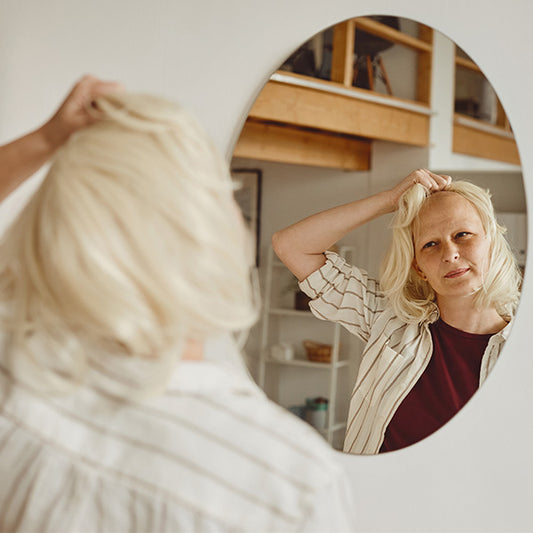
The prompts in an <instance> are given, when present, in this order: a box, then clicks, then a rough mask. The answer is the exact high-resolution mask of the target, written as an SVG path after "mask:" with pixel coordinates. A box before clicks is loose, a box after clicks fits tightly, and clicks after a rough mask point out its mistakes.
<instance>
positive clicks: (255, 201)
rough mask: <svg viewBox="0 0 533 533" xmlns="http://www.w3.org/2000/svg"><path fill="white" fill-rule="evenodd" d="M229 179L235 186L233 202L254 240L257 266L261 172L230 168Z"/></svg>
mask: <svg viewBox="0 0 533 533" xmlns="http://www.w3.org/2000/svg"><path fill="white" fill-rule="evenodd" d="M231 177H232V179H233V183H234V185H235V193H234V195H235V201H236V202H237V204H238V205H239V207H240V208H241V211H242V214H243V217H244V221H245V223H246V225H247V226H248V229H249V230H250V232H251V234H252V236H253V237H254V239H255V264H256V266H259V246H260V235H261V182H262V178H263V172H262V171H261V170H260V169H258V168H232V169H231Z"/></svg>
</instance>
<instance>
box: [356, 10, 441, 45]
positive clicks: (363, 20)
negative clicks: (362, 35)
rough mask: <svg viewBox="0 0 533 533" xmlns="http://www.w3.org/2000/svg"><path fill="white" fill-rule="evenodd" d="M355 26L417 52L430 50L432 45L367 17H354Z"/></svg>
mask: <svg viewBox="0 0 533 533" xmlns="http://www.w3.org/2000/svg"><path fill="white" fill-rule="evenodd" d="M355 23H356V25H357V28H359V29H361V30H364V31H366V32H367V33H371V34H372V35H375V36H376V37H381V38H383V39H386V40H387V41H390V42H391V43H395V44H400V45H402V46H407V47H408V48H412V49H413V50H416V51H418V52H431V50H432V48H433V47H432V45H431V44H430V43H427V42H425V41H423V40H421V39H417V38H416V37H411V36H410V35H407V34H405V33H402V32H401V31H398V30H395V29H394V28H391V27H390V26H387V25H386V24H382V23H381V22H376V21H375V20H372V19H369V18H367V17H359V18H356V19H355Z"/></svg>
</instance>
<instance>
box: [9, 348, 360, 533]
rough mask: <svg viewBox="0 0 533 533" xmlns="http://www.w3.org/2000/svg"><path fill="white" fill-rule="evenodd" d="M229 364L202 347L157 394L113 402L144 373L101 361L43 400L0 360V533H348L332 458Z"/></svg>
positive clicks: (220, 351) (343, 493)
mask: <svg viewBox="0 0 533 533" xmlns="http://www.w3.org/2000/svg"><path fill="white" fill-rule="evenodd" d="M235 354H236V348H235V346H234V345H233V343H232V342H230V341H229V339H223V341H220V340H218V341H216V342H211V343H208V345H207V346H206V360H203V361H183V362H181V363H179V364H178V365H177V367H176V370H175V373H174V375H173V376H172V378H171V380H170V383H169V385H168V387H167V389H166V392H165V393H164V394H163V395H159V396H158V397H155V398H153V399H150V400H145V401H140V400H139V401H135V402H134V401H131V400H127V399H126V398H125V397H124V395H123V394H122V392H121V391H122V390H123V387H124V385H126V382H127V381H128V380H130V378H131V376H132V375H137V376H142V373H143V365H150V364H151V363H150V362H149V361H143V362H140V361H134V360H131V359H126V358H118V357H116V356H115V358H114V359H113V357H112V356H106V357H105V358H102V362H101V363H100V364H92V368H91V370H90V374H89V376H88V380H87V384H86V385H84V386H82V387H80V388H78V389H76V390H75V392H73V393H70V394H68V395H55V396H51V395H49V394H45V393H43V392H40V391H39V389H38V388H36V387H35V386H34V385H32V384H31V382H30V381H28V380H25V379H23V378H21V377H19V375H20V374H19V372H18V371H17V372H16V373H15V372H14V371H13V370H12V369H11V367H10V365H9V364H8V363H7V362H6V361H5V357H4V358H2V356H0V395H1V400H0V406H1V407H0V409H1V410H0V479H1V480H2V481H1V483H0V530H1V531H23V532H25V533H30V532H59V531H61V532H67V531H68V532H77V531H79V532H82V531H83V532H92V531H110V532H119V531H142V532H158V531H172V532H180V531H198V532H223V531H224V532H226V531H232V532H239V531H242V532H254V533H255V532H260V531H268V532H274V531H276V532H284V531H353V530H354V529H355V528H354V527H353V526H354V522H353V517H352V510H351V509H352V508H353V504H352V502H351V501H350V497H349V492H348V489H347V486H346V481H345V478H344V475H343V473H342V472H341V471H340V468H339V467H338V466H337V464H336V462H335V457H334V455H335V452H334V451H333V450H332V449H331V448H330V447H329V446H328V445H327V444H326V442H325V441H324V440H323V439H322V438H321V437H320V436H319V435H318V433H316V432H315V431H314V430H313V429H312V428H311V427H310V426H308V425H307V424H305V423H303V422H301V421H299V420H298V419H297V418H296V417H293V416H292V415H290V414H289V413H288V412H286V411H285V410H283V409H282V408H281V407H279V406H276V405H275V404H273V403H272V402H270V401H269V400H267V398H266V397H265V396H264V394H263V393H262V391H260V389H258V387H257V386H256V385H255V384H254V383H253V382H252V380H251V379H250V378H249V376H248V374H246V372H245V371H244V367H243V365H242V362H241V363H240V366H239V365H236V364H234V363H233V362H231V360H232V358H233V359H234V360H235V359H236V358H238V356H236V355H235ZM132 365H140V366H138V367H137V368H136V369H135V371H134V372H132V371H131V370H132ZM145 369H146V367H145ZM15 374H16V375H15Z"/></svg>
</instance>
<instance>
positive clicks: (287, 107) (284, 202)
mask: <svg viewBox="0 0 533 533" xmlns="http://www.w3.org/2000/svg"><path fill="white" fill-rule="evenodd" d="M232 167H233V169H234V175H235V176H239V182H240V183H241V184H243V183H244V185H243V187H241V189H240V191H239V202H240V203H241V205H242V206H243V210H245V213H246V218H247V220H248V222H249V224H250V226H251V228H253V231H254V234H255V235H256V236H257V262H258V265H259V274H260V280H261V289H262V294H263V313H262V318H261V321H260V322H259V323H258V324H257V326H256V327H255V328H254V329H253V330H252V332H251V334H250V337H249V339H248V342H247V345H246V349H245V351H246V353H247V356H248V361H249V366H250V369H251V372H252V374H253V375H254V377H255V378H256V380H257V381H258V383H259V384H260V385H261V386H262V387H263V388H264V389H265V391H266V392H267V394H268V395H269V396H270V397H271V398H272V399H274V400H275V401H277V402H278V403H279V404H280V405H282V406H284V407H286V408H287V409H290V410H291V411H292V412H293V413H295V414H296V415H297V416H301V417H302V418H304V419H305V420H307V421H308V422H309V423H310V424H311V425H313V426H314V427H315V428H316V429H317V431H319V432H320V433H321V434H322V435H323V436H324V438H326V439H327V440H328V441H329V442H330V443H331V444H332V445H333V446H334V447H335V448H337V449H343V450H344V451H346V452H347V453H354V454H378V453H384V452H389V451H394V450H397V449H401V448H404V447H405V446H409V445H411V444H414V443H416V442H418V441H420V440H422V439H424V438H425V437H427V436H428V435H430V434H432V433H433V432H434V431H436V430H438V429H439V428H440V427H442V426H443V425H444V424H445V423H446V422H447V421H448V420H449V419H450V418H452V417H453V416H454V415H455V414H456V413H457V412H458V411H459V410H460V409H461V408H462V407H463V406H464V404H465V403H466V402H467V401H468V400H469V399H470V398H471V397H472V395H473V394H474V393H475V392H476V391H477V390H478V388H479V386H480V385H481V384H482V383H483V382H484V381H485V379H486V377H487V376H488V374H489V373H490V372H491V371H492V369H493V367H494V364H495V363H496V361H497V359H498V357H499V355H500V353H501V351H502V348H503V346H504V344H505V340H506V338H507V336H508V334H509V330H510V328H511V326H512V319H513V316H514V313H515V312H516V307H517V304H518V299H519V288H520V281H521V274H522V271H523V268H524V266H525V254H526V250H525V242H526V234H525V233H526V206H525V199H524V190H523V182H522V174H521V168H520V160H519V155H518V150H517V147H516V143H515V140H514V136H513V132H512V129H511V127H510V124H509V121H508V119H507V117H506V115H505V111H504V109H503V106H502V105H501V103H500V101H499V99H498V97H497V95H496V93H495V92H494V89H493V87H492V86H491V84H490V83H489V82H488V80H487V79H486V78H485V76H484V75H483V73H482V72H481V70H480V69H479V67H478V66H477V65H476V64H475V63H474V62H473V61H472V59H471V58H470V57H469V56H468V55H467V54H466V53H465V52H464V51H463V50H461V49H460V48H459V47H458V46H456V44H455V43H454V42H452V41H451V40H449V39H448V38H447V37H446V36H444V35H442V34H440V33H439V32H437V31H434V30H433V29H432V28H429V27H427V26H424V25H422V24H419V23H417V22H416V21H413V20H409V19H404V18H397V17H384V16H375V17H363V18H356V19H351V20H348V21H345V22H342V23H340V24H338V25H336V26H334V27H332V28H327V29H326V30H324V31H323V32H321V33H319V34H317V35H315V36H314V37H313V38H312V39H310V40H309V41H307V42H306V43H304V44H303V45H302V46H301V47H300V48H299V49H298V50H296V51H295V52H294V53H293V54H291V56H290V57H289V58H288V59H287V60H286V61H285V62H284V63H283V65H281V66H280V69H279V70H277V71H276V72H275V73H274V74H273V75H272V76H271V78H270V80H269V81H268V83H267V84H266V85H265V87H264V88H263V90H262V91H261V93H260V94H259V96H258V98H257V100H256V102H255V103H254V105H253V106H252V109H251V110H250V113H249V116H248V118H247V120H246V123H245V125H244V128H243V130H242V132H241V135H240V138H239V140H238V142H237V145H236V147H235V152H234V158H233V161H232ZM247 174H249V178H250V179H248V181H243V176H246V175H247ZM254 176H256V177H257V179H254ZM488 191H489V192H488ZM271 243H272V245H273V246H272V245H271ZM298 282H299V283H298Z"/></svg>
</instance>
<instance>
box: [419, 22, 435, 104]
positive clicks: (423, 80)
mask: <svg viewBox="0 0 533 533" xmlns="http://www.w3.org/2000/svg"><path fill="white" fill-rule="evenodd" d="M418 38H419V39H420V40H422V41H424V42H426V43H428V44H430V45H431V46H432V47H433V29H432V28H430V27H429V26H425V25H424V24H419V25H418ZM432 63H433V54H432V53H431V52H420V53H419V54H418V65H417V79H416V100H417V101H418V102H423V103H424V104H428V105H429V104H430V100H431V69H432Z"/></svg>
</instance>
